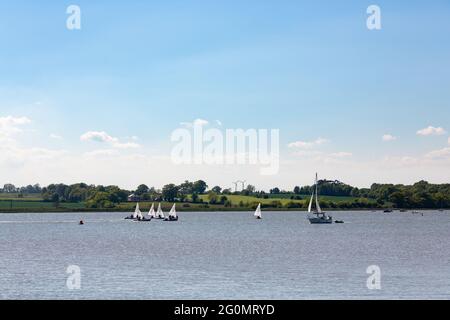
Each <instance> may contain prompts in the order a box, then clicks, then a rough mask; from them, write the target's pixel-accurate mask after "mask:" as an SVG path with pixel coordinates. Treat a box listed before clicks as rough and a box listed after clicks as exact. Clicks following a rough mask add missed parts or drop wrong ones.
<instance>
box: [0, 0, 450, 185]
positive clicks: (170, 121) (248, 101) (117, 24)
mask: <svg viewBox="0 0 450 320" xmlns="http://www.w3.org/2000/svg"><path fill="white" fill-rule="evenodd" d="M372 4H375V5H377V6H379V8H380V10H381V29H380V30H369V29H368V28H367V26H366V20H367V18H368V17H369V14H368V13H367V12H366V10H367V8H368V6H370V5H372ZM70 5H77V6H79V8H80V9H81V18H80V19H81V20H80V21H81V29H79V30H69V29H68V28H67V27H66V22H67V19H68V18H69V16H70V14H67V13H66V10H67V7H68V6H70ZM449 34H450V3H448V1H426V2H425V1H395V3H393V2H392V1H378V0H374V1H345V2H337V1H323V0H322V1H298V0H295V1H288V0H284V1H283V0H282V1H275V0H265V1H256V0H247V1H235V0H227V1H219V0H218V1H206V0H205V1H201V0H199V1H191V0H187V1H186V0H184V1H176V0H175V1H156V0H155V1H136V0H135V1H57V2H56V1H39V3H37V2H36V1H20V0H19V1H9V2H6V1H0V43H1V44H0V185H2V184H4V183H14V184H16V185H25V184H34V183H40V184H41V185H47V184H49V183H76V182H80V181H83V182H87V183H92V184H114V185H119V186H121V187H126V188H135V187H136V186H137V185H138V184H140V183H145V184H147V185H149V186H155V187H157V188H160V187H162V185H164V184H167V183H172V182H173V183H180V182H182V181H184V180H186V179H188V180H196V179H203V180H205V181H207V183H208V184H209V185H210V187H212V186H214V185H221V186H223V187H231V186H232V182H233V181H236V180H246V181H247V183H250V184H253V185H255V186H256V188H257V189H265V190H267V189H269V188H273V187H275V186H276V187H280V188H285V189H288V190H289V189H292V188H293V187H294V186H295V185H306V184H311V183H312V182H313V179H314V173H315V172H318V173H319V177H322V178H327V179H333V180H334V179H338V180H341V181H343V182H346V183H349V184H351V185H355V186H358V187H368V186H370V185H371V184H372V183H374V182H378V183H404V184H409V183H414V182H416V181H419V180H422V179H424V180H427V181H430V182H433V183H448V182H450V169H449V168H450V140H449V139H450V138H449V131H450V90H449V88H450V59H449V57H450V42H449V41H448V39H449ZM189 123H191V124H192V123H201V125H202V126H203V127H204V129H205V130H206V129H208V128H217V129H219V130H221V131H223V132H225V130H227V129H238V128H242V129H267V130H271V129H278V130H279V135H280V138H279V162H280V165H279V171H278V172H277V173H276V174H273V175H270V176H267V175H262V174H261V172H260V167H261V166H260V165H251V164H248V165H207V164H197V165H194V164H182V165H180V164H175V163H174V162H173V161H172V159H171V150H173V147H174V143H173V141H171V135H172V133H173V132H174V130H177V129H178V128H189Z"/></svg>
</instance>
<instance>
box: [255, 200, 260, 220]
mask: <svg viewBox="0 0 450 320" xmlns="http://www.w3.org/2000/svg"><path fill="white" fill-rule="evenodd" d="M254 216H255V217H256V219H262V216H261V203H260V204H258V207H257V208H256V210H255V213H254Z"/></svg>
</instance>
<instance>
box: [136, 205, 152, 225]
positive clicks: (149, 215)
mask: <svg viewBox="0 0 450 320" xmlns="http://www.w3.org/2000/svg"><path fill="white" fill-rule="evenodd" d="M152 211H153V214H154V213H155V209H154V205H153V203H152V206H151V208H150V210H149V211H148V214H147V216H146V217H144V216H142V214H141V215H140V216H138V219H137V221H142V222H148V221H152V218H153V216H152Z"/></svg>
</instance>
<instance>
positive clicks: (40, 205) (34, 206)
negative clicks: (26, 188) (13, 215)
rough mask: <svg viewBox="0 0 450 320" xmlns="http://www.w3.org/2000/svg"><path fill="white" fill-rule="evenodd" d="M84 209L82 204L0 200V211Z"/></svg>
mask: <svg viewBox="0 0 450 320" xmlns="http://www.w3.org/2000/svg"><path fill="white" fill-rule="evenodd" d="M83 208H85V205H84V203H82V202H79V203H73V202H70V203H59V204H58V205H56V204H55V203H53V202H44V201H41V200H28V199H26V200H17V199H14V200H3V199H2V200H0V210H14V211H16V210H20V209H24V210H38V211H42V210H76V209H83Z"/></svg>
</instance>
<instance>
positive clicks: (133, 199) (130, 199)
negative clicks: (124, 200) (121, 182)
mask: <svg viewBox="0 0 450 320" xmlns="http://www.w3.org/2000/svg"><path fill="white" fill-rule="evenodd" d="M140 200H141V197H139V196H137V195H135V194H134V193H132V194H130V195H129V196H128V201H130V202H134V201H140Z"/></svg>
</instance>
